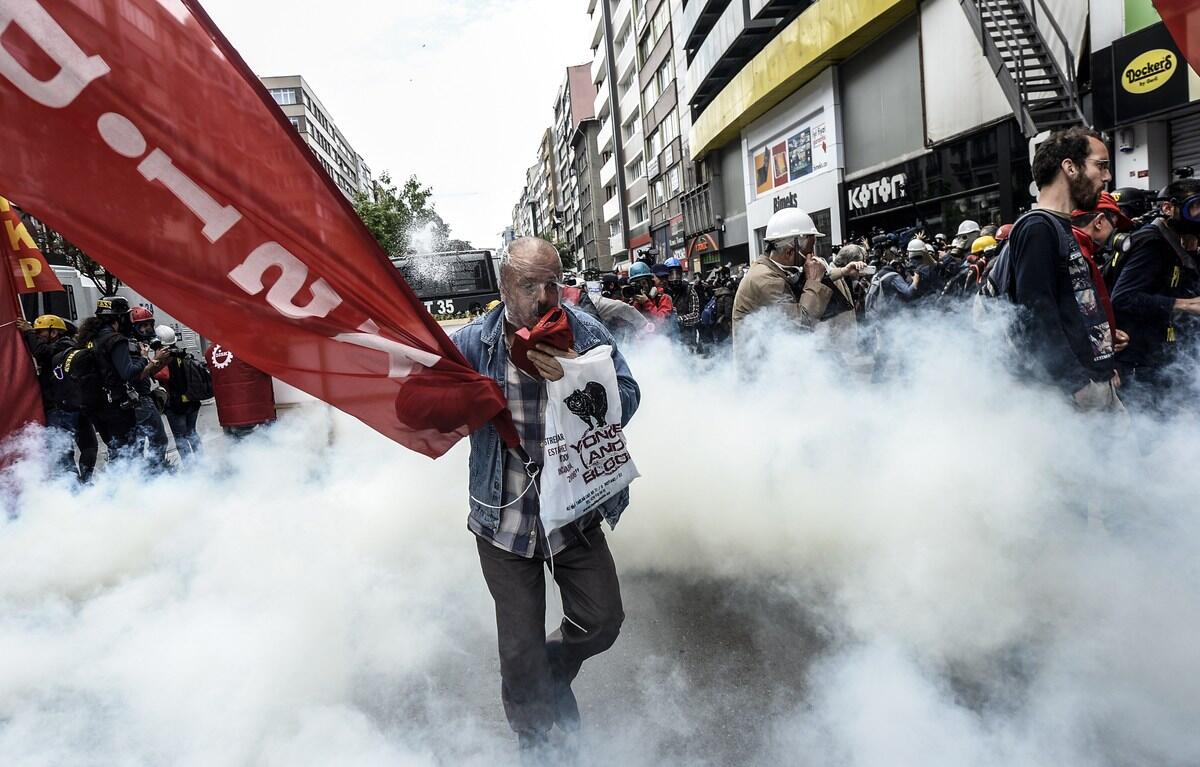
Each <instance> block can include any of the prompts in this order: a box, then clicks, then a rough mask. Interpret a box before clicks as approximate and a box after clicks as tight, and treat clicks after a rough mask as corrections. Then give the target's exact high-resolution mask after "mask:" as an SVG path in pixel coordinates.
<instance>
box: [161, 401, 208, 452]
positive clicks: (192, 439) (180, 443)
mask: <svg viewBox="0 0 1200 767" xmlns="http://www.w3.org/2000/svg"><path fill="white" fill-rule="evenodd" d="M199 417H200V408H199V407H196V408H192V409H189V410H171V409H169V408H168V409H167V423H168V424H170V425H171V433H172V434H174V435H175V448H176V449H177V450H178V451H179V460H181V461H182V460H183V456H184V454H185V453H187V454H189V455H195V454H196V453H199V452H200V435H199V434H197V433H196V420H197V419H198V418H199Z"/></svg>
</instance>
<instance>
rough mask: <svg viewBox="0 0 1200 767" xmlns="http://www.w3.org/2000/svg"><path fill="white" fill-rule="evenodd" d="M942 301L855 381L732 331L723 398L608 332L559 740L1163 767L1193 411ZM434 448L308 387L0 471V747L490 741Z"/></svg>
mask: <svg viewBox="0 0 1200 767" xmlns="http://www.w3.org/2000/svg"><path fill="white" fill-rule="evenodd" d="M969 324H970V323H969V320H967V319H966V318H965V317H962V316H951V317H933V316H929V317H920V318H919V319H918V320H917V321H913V322H911V323H909V324H906V325H904V326H902V327H899V328H897V333H896V336H895V337H896V338H900V339H902V344H899V345H898V346H897V347H896V356H895V359H894V362H895V365H894V368H895V369H894V370H893V372H892V373H891V374H890V376H889V377H888V379H887V380H886V381H884V382H883V383H874V384H872V383H869V382H866V381H864V380H861V379H860V378H859V377H856V376H854V375H851V374H848V373H847V372H846V371H845V369H844V368H843V367H841V366H839V365H837V364H835V363H833V362H832V361H831V359H830V355H829V354H828V352H827V350H826V349H825V347H824V346H823V343H824V339H823V337H822V336H821V334H817V335H816V336H805V337H797V336H780V335H777V334H774V333H772V332H770V331H769V330H764V332H763V333H762V334H761V335H760V336H759V337H758V340H759V341H760V342H761V344H762V353H761V355H758V356H759V357H760V359H761V360H762V361H763V367H764V369H765V370H766V371H767V372H766V374H765V375H764V376H763V377H762V378H760V379H759V380H758V381H757V382H755V383H746V382H741V381H739V380H738V378H737V377H736V375H735V374H734V371H733V370H732V369H731V367H730V365H729V364H728V363H726V362H717V361H699V362H697V361H694V360H691V359H689V358H688V357H686V356H685V355H683V354H682V353H680V352H678V351H676V350H674V349H671V348H668V347H667V346H666V345H665V344H663V343H661V342H654V343H651V344H647V345H644V346H642V347H640V348H632V349H630V350H628V356H629V359H630V364H631V367H632V369H633V372H634V375H635V376H636V377H637V378H638V380H639V383H640V384H641V386H642V392H643V399H642V408H641V410H640V411H639V413H638V415H637V417H636V418H635V419H634V421H633V423H632V424H631V426H630V428H629V430H628V434H629V438H630V447H631V450H632V451H633V455H634V458H635V460H636V461H637V463H638V467H639V469H640V470H641V472H642V474H643V478H642V479H640V480H638V481H637V482H636V483H635V484H634V486H633V504H632V505H631V507H630V508H629V510H628V511H627V513H626V515H625V516H624V518H623V519H622V522H621V524H620V525H619V526H618V528H617V530H616V531H615V532H613V533H611V534H610V541H611V543H612V547H613V551H614V556H615V557H616V559H617V565H618V570H619V572H620V574H621V577H622V585H623V592H624V597H625V607H626V614H627V618H626V622H625V626H624V628H623V631H622V636H621V638H620V639H619V640H618V642H617V645H616V646H615V647H614V648H613V650H611V651H610V652H608V653H605V654H603V655H601V656H599V657H597V658H595V659H593V660H591V661H589V662H588V663H587V664H585V665H584V669H583V672H582V674H581V675H580V677H579V680H578V681H577V682H576V685H575V687H576V692H577V694H578V697H579V700H580V705H581V708H582V712H583V716H584V732H583V736H582V737H583V742H582V748H581V763H583V764H597V765H600V764H613V763H616V764H627V765H652V764H660V763H671V764H685V765H718V764H763V765H774V764H794V763H804V764H815V765H826V764H828V765H862V766H863V767H875V766H876V765H879V766H884V765H886V766H888V767H891V766H892V765H930V764H934V765H938V764H945V765H962V764H973V765H1018V764H1019V765H1097V764H1100V765H1106V764H1110V765H1117V764H1130V763H1137V764H1150V765H1152V764H1182V763H1195V762H1197V761H1198V760H1200V735H1198V734H1197V731H1196V728H1195V722H1196V721H1198V720H1200V696H1198V695H1196V693H1195V681H1194V680H1195V679H1196V678H1198V677H1200V653H1197V652H1196V650H1195V639H1194V637H1195V636H1196V634H1197V632H1198V631H1200V572H1198V568H1197V566H1196V557H1195V552H1196V550H1197V544H1200V536H1198V534H1197V533H1198V531H1200V523H1198V521H1197V515H1196V503H1195V499H1196V498H1197V497H1198V496H1200V472H1196V471H1195V469H1194V468H1193V465H1192V464H1193V463H1194V459H1193V456H1194V455H1195V454H1196V451H1197V447H1198V445H1200V441H1198V439H1197V437H1196V436H1195V435H1196V422H1195V420H1194V418H1192V417H1190V416H1186V417H1185V416H1181V417H1177V418H1175V419H1173V420H1172V421H1171V422H1169V423H1162V422H1155V421H1150V420H1143V419H1139V418H1135V419H1133V421H1132V423H1129V424H1125V425H1121V424H1118V423H1114V420H1113V419H1112V418H1108V417H1105V416H1094V415H1093V416H1086V415H1080V414H1077V413H1076V412H1074V411H1073V410H1072V409H1071V408H1070V407H1069V406H1067V405H1066V404H1065V403H1063V402H1062V401H1060V400H1059V399H1058V398H1056V397H1055V396H1054V395H1052V394H1049V393H1047V392H1045V391H1043V390H1040V389H1038V388H1036V387H1029V386H1023V385H1019V384H1017V383H1016V382H1015V381H1014V379H1013V377H1012V374H1011V372H1010V371H1011V370H1012V366H1011V364H1010V363H1011V361H1010V360H1009V359H1007V357H1006V343H1005V341H1004V339H1003V334H1002V331H1001V329H1000V328H999V327H987V328H985V329H983V330H973V329H964V328H965V327H967V326H969ZM331 435H332V439H331ZM466 458H467V445H466V444H465V443H464V444H461V445H460V446H458V447H457V448H455V450H454V451H452V453H451V454H450V455H448V456H447V457H445V458H444V459H442V460H439V461H436V462H430V461H428V460H427V459H424V458H422V457H420V456H418V455H416V454H413V453H409V452H406V451H404V450H403V449H402V448H400V447H398V446H395V445H393V444H391V443H388V442H387V441H386V440H384V439H383V438H381V437H379V436H378V435H376V434H374V433H373V432H371V431H370V430H368V429H367V428H366V427H363V426H361V425H359V424H357V423H356V422H353V421H351V420H350V419H348V418H345V417H342V416H340V415H337V414H333V415H331V414H329V413H327V412H326V411H323V410H313V411H310V412H308V413H305V414H299V415H291V416H288V417H286V418H285V419H284V420H283V422H282V423H281V424H280V425H278V426H277V427H275V428H273V429H271V430H269V431H267V432H265V433H261V434H258V435H255V436H253V437H251V438H249V439H247V440H245V441H243V442H241V443H237V444H229V443H224V442H223V441H221V440H218V439H210V440H209V443H208V445H207V452H206V455H205V457H204V460H203V462H202V463H200V464H198V465H195V466H190V467H188V468H186V469H185V470H183V471H181V472H180V473H178V474H176V475H174V476H170V477H163V478H155V479H147V478H144V477H131V476H129V475H128V474H122V473H119V472H116V471H107V472H102V473H101V474H100V475H98V476H97V478H96V481H95V483H94V484H93V485H92V486H90V487H87V488H85V489H83V490H74V489H73V488H72V487H70V486H69V485H68V484H67V483H66V482H49V481H46V480H44V479H42V478H40V476H39V469H38V463H37V460H36V456H35V458H34V459H31V460H29V461H26V462H24V463H21V464H19V465H17V466H16V467H15V468H14V469H11V470H10V471H9V474H8V476H7V484H6V485H5V487H7V491H6V493H7V494H6V495H4V496H3V499H2V501H0V502H2V503H4V504H6V505H7V508H6V509H5V511H6V512H7V513H8V515H9V517H10V519H9V521H8V522H7V523H6V524H4V525H3V526H2V527H0V761H2V762H3V763H5V764H54V765H85V764H115V763H120V764H177V765H216V764H231V765H232V764H255V765H329V764H354V765H371V764H381V765H382V764H388V765H395V764H401V765H426V764H455V765H485V764H486V765H492V764H507V763H513V762H515V745H514V739H513V736H512V735H511V733H510V732H509V731H508V729H507V725H506V724H505V722H504V718H503V713H502V710H501V706H500V701H499V694H498V687H499V673H498V661H497V659H496V647H495V626H494V617H493V612H492V605H491V601H490V598H489V596H488V594H487V591H486V588H485V586H484V583H483V579H482V577H481V575H480V573H479V565H478V561H477V558H476V554H475V551H474V545H473V542H472V541H471V539H470V536H469V533H468V532H467V531H466V529H465V524H464V520H465V515H466V495H467V490H466ZM550 602H551V605H552V606H551V609H550V611H549V615H548V623H551V624H553V623H555V622H557V620H558V614H557V612H556V609H557V608H556V599H555V596H554V595H551V598H550Z"/></svg>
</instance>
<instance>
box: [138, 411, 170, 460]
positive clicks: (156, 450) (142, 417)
mask: <svg viewBox="0 0 1200 767" xmlns="http://www.w3.org/2000/svg"><path fill="white" fill-rule="evenodd" d="M133 415H134V417H135V418H136V419H137V431H136V434H137V437H136V439H137V450H138V451H139V452H140V451H141V449H142V440H146V441H147V442H148V443H149V445H150V458H149V461H150V467H151V468H154V469H156V468H161V467H164V466H166V465H167V445H168V444H169V441H168V440H167V427H165V426H163V420H162V413H160V412H158V406H157V405H155V404H154V398H153V397H151V396H150V395H149V394H143V395H142V397H141V398H140V399H139V400H138V401H137V404H136V405H134V408H133Z"/></svg>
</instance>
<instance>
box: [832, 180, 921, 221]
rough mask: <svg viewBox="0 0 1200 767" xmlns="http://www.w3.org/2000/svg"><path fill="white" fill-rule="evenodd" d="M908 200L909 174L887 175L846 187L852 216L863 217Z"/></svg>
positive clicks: (852, 183)
mask: <svg viewBox="0 0 1200 767" xmlns="http://www.w3.org/2000/svg"><path fill="white" fill-rule="evenodd" d="M907 198H908V174H906V173H885V174H884V175H882V176H879V177H877V178H869V179H864V180H862V181H853V182H851V183H849V184H847V185H846V202H847V203H848V204H849V208H850V215H851V216H855V215H862V214H864V213H870V212H872V211H874V210H876V209H879V208H886V207H889V206H891V205H892V204H893V203H895V202H897V201H899V200H905V199H907Z"/></svg>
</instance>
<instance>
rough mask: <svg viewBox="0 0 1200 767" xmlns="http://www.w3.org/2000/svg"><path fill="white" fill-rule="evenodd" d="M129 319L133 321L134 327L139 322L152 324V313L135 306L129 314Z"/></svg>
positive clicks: (144, 308)
mask: <svg viewBox="0 0 1200 767" xmlns="http://www.w3.org/2000/svg"><path fill="white" fill-rule="evenodd" d="M129 319H130V320H132V321H133V324H134V325H137V324H138V323H140V322H154V312H152V311H150V310H149V309H147V308H146V307H144V306H135V307H133V311H131V312H130V313H129Z"/></svg>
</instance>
